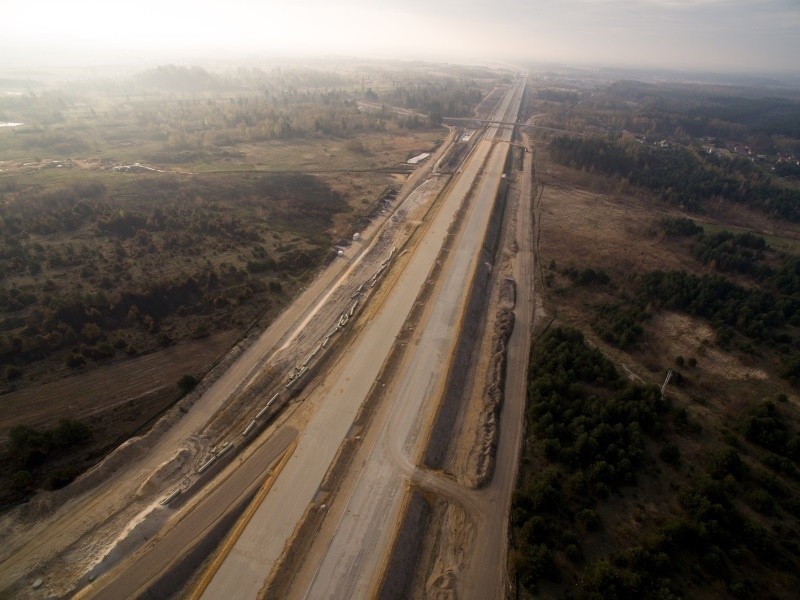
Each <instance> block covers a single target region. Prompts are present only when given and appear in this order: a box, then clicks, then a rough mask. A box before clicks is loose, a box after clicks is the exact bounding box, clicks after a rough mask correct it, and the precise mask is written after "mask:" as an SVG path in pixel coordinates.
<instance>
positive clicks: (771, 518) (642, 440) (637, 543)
mask: <svg viewBox="0 0 800 600" xmlns="http://www.w3.org/2000/svg"><path fill="white" fill-rule="evenodd" d="M530 373H531V374H530V379H529V388H528V408H527V419H528V428H529V429H530V430H531V431H532V433H533V434H534V435H533V436H532V437H531V438H530V440H531V441H530V442H529V445H528V446H526V449H525V452H524V456H523V462H522V473H521V476H520V477H521V479H520V483H519V485H518V488H517V492H516V494H515V497H514V503H513V508H512V516H511V519H512V547H513V551H512V556H511V561H512V568H513V569H514V575H515V577H516V578H517V583H518V584H519V585H520V586H522V588H523V589H524V590H526V591H527V592H528V593H532V594H537V593H539V594H542V593H544V594H547V595H552V594H554V593H556V592H555V591H554V590H556V589H558V588H559V587H560V586H561V585H562V583H564V579H565V578H567V577H568V576H569V575H568V574H569V573H570V572H573V571H574V570H575V569H579V570H580V572H581V573H582V576H581V578H580V579H579V580H578V582H577V583H576V586H575V587H574V588H571V589H572V591H571V592H570V594H569V595H570V596H571V597H576V598H592V599H595V598H596V599H600V598H603V599H605V598H630V599H636V598H661V599H663V598H680V597H684V596H686V595H689V596H697V595H705V594H707V593H709V592H710V591H711V590H714V589H715V588H717V586H718V584H719V583H721V584H722V585H723V586H724V589H725V590H726V594H728V595H730V596H734V597H739V598H747V597H752V596H753V595H754V594H758V595H760V596H761V597H770V593H771V590H772V589H773V586H774V582H773V581H771V580H770V579H769V576H768V572H769V569H771V568H779V569H781V570H782V571H784V572H786V573H791V572H792V565H793V564H796V562H797V560H798V559H800V543H798V541H797V539H796V538H794V539H792V538H791V537H786V536H783V535H781V532H783V531H784V529H783V526H782V525H781V524H780V523H782V522H783V521H784V519H786V518H787V517H788V518H798V517H800V501H798V499H797V497H795V496H794V495H793V494H792V493H791V491H790V490H789V488H787V486H786V484H785V483H784V479H783V478H784V477H790V481H792V482H794V480H795V479H796V478H797V476H798V469H797V465H798V463H800V435H798V433H797V432H796V431H792V430H791V429H790V428H789V426H788V425H787V422H786V420H785V418H784V417H783V415H782V411H781V410H780V408H779V406H778V404H779V403H780V402H785V401H786V398H785V397H784V398H781V399H779V403H778V404H776V403H775V402H772V401H764V402H762V403H760V404H759V405H757V407H755V408H754V409H753V410H752V411H750V412H749V413H748V414H746V415H745V416H744V417H743V418H742V419H741V421H740V424H739V432H737V433H736V434H732V435H731V436H730V437H729V443H728V444H719V445H718V444H716V443H714V444H709V445H707V447H706V449H705V450H704V452H703V457H702V460H701V461H700V462H699V463H695V466H689V465H687V464H685V462H684V458H683V457H682V454H681V450H680V447H681V445H682V444H683V443H684V442H683V440H684V439H696V438H698V437H699V436H703V435H704V434H703V433H702V431H703V427H702V426H701V425H700V424H699V423H696V422H694V421H692V419H691V418H689V417H687V413H686V411H685V410H684V409H682V408H678V407H675V406H673V405H672V404H671V403H670V402H668V401H665V400H664V399H663V398H662V397H661V394H660V393H659V390H658V388H657V387H653V386H642V385H639V384H634V383H631V382H627V381H625V379H623V378H622V377H621V376H620V374H619V372H618V371H617V369H616V368H615V367H614V366H613V364H612V363H611V362H610V361H609V360H608V359H606V358H605V357H604V356H603V355H602V353H601V352H600V351H599V350H597V349H592V348H589V347H588V346H587V344H586V342H585V340H584V337H583V335H582V334H581V333H580V332H579V331H577V330H575V329H570V328H564V327H555V328H552V329H550V330H549V331H547V332H546V333H545V334H544V335H543V336H542V338H541V339H540V340H539V341H538V342H537V344H536V346H535V350H534V353H533V356H532V359H531V370H530ZM742 454H744V455H746V456H747V458H746V459H745V458H743V456H742ZM663 472H668V473H671V474H673V475H671V476H669V477H668V479H670V480H672V481H673V483H670V486H669V488H668V489H669V494H670V495H671V496H672V497H673V499H674V501H675V504H674V505H673V504H671V503H670V504H668V506H667V507H666V508H665V510H666V511H667V513H668V517H667V518H662V520H661V524H660V525H658V526H656V527H655V529H654V531H652V532H651V533H650V534H648V535H647V536H646V537H644V538H640V539H638V540H634V541H631V540H627V541H621V540H618V539H615V538H613V537H612V531H611V530H609V529H607V527H606V524H605V523H604V518H603V517H602V516H601V515H602V514H606V515H610V516H609V517H608V518H610V519H611V518H614V519H615V518H617V514H616V513H617V512H618V511H619V510H620V509H615V505H620V504H621V503H622V500H623V498H626V497H633V498H636V497H638V494H637V489H638V488H640V487H643V486H650V485H652V484H651V483H650V482H653V481H656V480H658V479H660V478H662V475H661V473H663ZM792 485H794V484H793V483H792ZM662 500H664V499H662ZM753 513H754V514H755V515H758V516H757V517H754V516H753ZM612 515H613V516H612ZM765 525H769V527H767V526H765ZM609 546H611V547H614V548H615V549H614V550H613V551H612V552H610V553H609V552H608V551H607V550H605V549H606V548H608V547H609ZM745 566H746V567H745ZM790 577H791V578H792V579H793V580H794V584H795V585H796V584H797V583H798V581H797V572H796V571H794V575H790ZM554 586H555V587H554ZM570 587H571V586H570Z"/></svg>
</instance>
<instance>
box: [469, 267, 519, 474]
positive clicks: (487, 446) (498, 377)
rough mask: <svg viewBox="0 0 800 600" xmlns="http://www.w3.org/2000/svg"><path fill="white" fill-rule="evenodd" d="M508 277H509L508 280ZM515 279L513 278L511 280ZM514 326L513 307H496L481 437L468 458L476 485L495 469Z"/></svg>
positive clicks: (481, 421)
mask: <svg viewBox="0 0 800 600" xmlns="http://www.w3.org/2000/svg"><path fill="white" fill-rule="evenodd" d="M506 281H508V280H506ZM512 283H513V282H512ZM513 330H514V311H512V310H511V309H510V308H508V307H503V308H501V309H499V310H498V311H497V317H496V319H495V332H494V339H493V340H492V360H491V367H490V370H489V378H488V381H487V383H486V392H485V394H484V405H483V410H482V411H481V416H480V423H481V426H480V427H479V429H478V434H477V435H478V439H477V440H476V443H475V446H474V448H475V449H474V450H473V451H472V452H471V453H470V456H469V458H468V472H469V473H470V474H471V477H472V478H474V485H475V486H476V487H483V486H485V485H486V484H487V483H488V482H489V481H490V480H491V478H492V473H494V455H495V450H496V448H497V439H498V436H499V431H498V418H499V416H500V409H501V407H502V405H503V393H504V392H505V378H506V347H507V345H508V340H509V338H510V337H511V332H512V331H513Z"/></svg>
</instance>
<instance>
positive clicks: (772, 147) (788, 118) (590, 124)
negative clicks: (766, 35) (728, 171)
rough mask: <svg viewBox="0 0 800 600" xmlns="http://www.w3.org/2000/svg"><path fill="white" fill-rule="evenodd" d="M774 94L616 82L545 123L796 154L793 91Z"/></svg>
mask: <svg viewBox="0 0 800 600" xmlns="http://www.w3.org/2000/svg"><path fill="white" fill-rule="evenodd" d="M542 91H544V92H545V96H548V93H547V91H546V90H542ZM767 94H768V95H767ZM778 95H779V92H778V91H777V90H775V89H774V88H773V89H770V90H769V91H768V92H765V91H764V89H763V88H744V87H732V86H727V85H709V84H658V85H654V84H648V83H642V82H638V81H617V82H614V83H612V84H611V85H609V86H607V87H605V88H600V89H597V90H596V91H594V93H592V94H583V95H582V96H581V97H580V99H579V100H578V101H577V102H570V103H567V102H563V103H561V104H560V105H559V106H557V107H555V108H552V109H551V110H550V115H549V116H548V122H549V124H551V125H552V126H554V127H557V128H567V129H572V130H575V131H586V130H587V129H590V128H596V129H597V130H599V131H603V132H607V133H608V132H620V131H628V132H632V133H636V134H639V135H642V136H646V137H647V138H648V139H649V140H651V141H652V140H663V139H672V140H680V142H681V143H687V144H688V143H691V142H692V141H696V140H698V139H699V138H713V139H714V140H716V141H717V142H723V143H724V142H736V143H742V144H747V145H748V146H749V147H750V148H751V149H752V150H753V151H754V152H755V153H757V154H761V153H766V154H774V153H776V152H783V153H786V154H794V155H795V156H798V155H800V101H798V99H797V96H796V94H794V93H793V92H788V93H786V94H785V96H786V97H778ZM540 97H541V92H540ZM548 99H550V98H548ZM552 99H553V100H555V98H552ZM782 164H783V165H790V164H791V163H782ZM784 168H785V167H784ZM776 170H777V169H776Z"/></svg>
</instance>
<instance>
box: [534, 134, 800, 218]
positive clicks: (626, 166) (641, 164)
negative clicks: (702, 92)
mask: <svg viewBox="0 0 800 600" xmlns="http://www.w3.org/2000/svg"><path fill="white" fill-rule="evenodd" d="M549 149H550V152H551V154H552V156H553V160H555V161H557V162H560V163H562V164H565V165H568V166H570V167H573V168H577V169H585V170H591V171H594V172H597V173H602V174H604V175H608V176H612V177H619V178H622V179H625V180H627V181H629V182H630V183H632V184H633V185H636V186H640V187H642V188H645V189H647V190H649V191H651V192H654V193H657V194H659V195H660V196H661V197H663V198H664V199H665V200H666V201H667V202H669V203H670V204H673V205H674V206H677V207H681V208H685V209H686V210H690V211H694V212H698V213H702V212H706V211H708V210H709V209H710V203H711V202H712V201H713V200H716V199H719V198H723V199H725V200H729V201H731V202H734V203H737V204H741V205H744V206H747V207H750V208H753V209H755V210H758V211H761V212H763V213H765V214H767V215H768V216H770V217H771V218H775V219H786V220H789V221H793V222H797V221H800V189H798V188H796V187H793V186H790V185H785V184H779V183H775V182H773V181H772V180H771V179H770V178H769V176H768V175H767V174H766V173H764V171H762V170H761V169H759V168H758V167H757V166H755V165H753V164H752V163H750V162H749V161H747V160H746V159H742V158H735V159H726V158H720V157H714V156H712V155H707V156H701V155H699V154H697V153H696V152H692V151H691V150H689V149H686V148H660V147H650V146H645V145H641V144H636V143H635V142H633V143H623V142H622V141H620V140H619V139H617V140H615V139H610V138H607V139H603V138H590V139H581V138H571V137H568V136H559V137H556V138H554V139H553V140H552V142H551V143H550V146H549Z"/></svg>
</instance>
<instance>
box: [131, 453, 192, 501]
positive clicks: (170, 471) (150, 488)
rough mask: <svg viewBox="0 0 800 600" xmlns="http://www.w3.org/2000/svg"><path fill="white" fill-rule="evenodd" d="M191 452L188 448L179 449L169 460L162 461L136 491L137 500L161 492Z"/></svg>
mask: <svg viewBox="0 0 800 600" xmlns="http://www.w3.org/2000/svg"><path fill="white" fill-rule="evenodd" d="M191 455H192V452H191V450H189V449H188V448H181V449H180V450H178V452H176V453H175V455H174V456H173V457H172V458H170V459H169V460H166V461H164V462H163V463H161V464H160V465H159V467H158V468H157V469H156V470H155V471H153V473H151V474H150V477H148V478H147V479H145V480H144V483H142V485H141V486H139V489H138V490H137V491H136V497H137V498H145V497H147V496H149V495H151V494H154V493H156V492H158V491H161V490H162V489H163V487H164V483H165V482H166V481H168V480H169V478H170V477H171V476H172V475H174V474H175V473H176V472H177V471H179V470H180V469H181V467H183V465H184V464H186V462H187V461H188V460H189V458H190V457H191Z"/></svg>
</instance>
